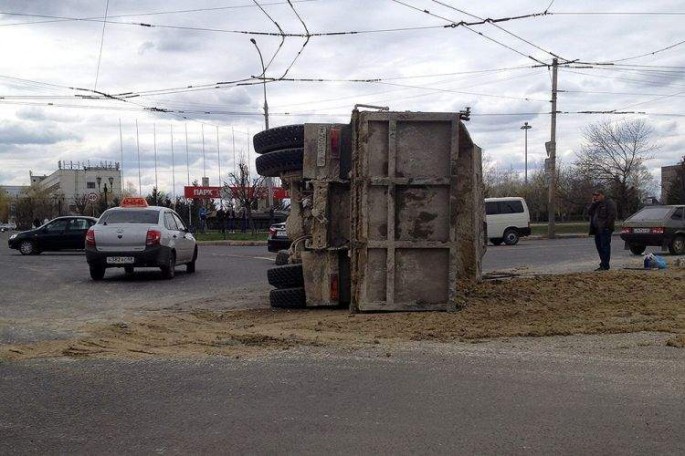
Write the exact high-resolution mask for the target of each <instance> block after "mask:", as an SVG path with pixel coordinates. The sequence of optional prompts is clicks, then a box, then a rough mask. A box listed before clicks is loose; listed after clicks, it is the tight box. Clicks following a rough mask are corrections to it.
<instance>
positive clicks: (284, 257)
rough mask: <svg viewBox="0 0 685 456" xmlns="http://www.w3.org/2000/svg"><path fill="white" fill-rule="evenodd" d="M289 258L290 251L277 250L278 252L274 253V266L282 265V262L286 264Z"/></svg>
mask: <svg viewBox="0 0 685 456" xmlns="http://www.w3.org/2000/svg"><path fill="white" fill-rule="evenodd" d="M289 259H290V251H288V250H279V251H278V253H277V254H276V266H283V265H284V264H288V260H289Z"/></svg>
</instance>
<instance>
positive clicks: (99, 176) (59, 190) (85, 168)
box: [30, 161, 122, 207]
mask: <svg viewBox="0 0 685 456" xmlns="http://www.w3.org/2000/svg"><path fill="white" fill-rule="evenodd" d="M30 178H31V184H32V185H38V186H39V187H40V188H41V189H43V190H46V191H48V192H49V193H50V194H52V195H57V196H59V197H61V198H64V203H65V204H66V205H67V207H72V206H74V205H75V203H76V201H77V200H81V199H83V198H84V197H90V198H92V200H96V201H99V200H100V199H101V198H105V197H106V199H107V201H106V203H111V202H112V201H113V200H114V198H121V192H122V190H121V169H120V167H119V163H117V162H114V163H111V162H101V163H98V164H96V165H91V164H90V163H73V162H61V161H60V162H58V163H57V171H55V172H54V173H52V174H50V175H48V176H36V175H34V174H30Z"/></svg>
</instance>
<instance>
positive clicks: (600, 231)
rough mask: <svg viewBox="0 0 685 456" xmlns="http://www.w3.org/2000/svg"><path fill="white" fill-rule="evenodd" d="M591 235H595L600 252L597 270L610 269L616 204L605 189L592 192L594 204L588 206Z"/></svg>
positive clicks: (596, 245) (598, 251)
mask: <svg viewBox="0 0 685 456" xmlns="http://www.w3.org/2000/svg"><path fill="white" fill-rule="evenodd" d="M588 215H589V216H590V235H591V236H592V235H594V236H595V247H596V248H597V253H598V254H599V261H600V263H599V267H598V268H597V269H595V271H608V270H609V260H610V259H611V235H612V233H613V231H614V228H615V227H614V224H615V222H616V204H615V203H614V202H613V201H612V200H611V199H610V198H607V197H606V195H605V194H604V190H602V189H597V190H595V191H594V192H593V193H592V204H590V206H589V207H588Z"/></svg>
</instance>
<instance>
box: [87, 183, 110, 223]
mask: <svg viewBox="0 0 685 456" xmlns="http://www.w3.org/2000/svg"><path fill="white" fill-rule="evenodd" d="M95 182H97V183H98V193H100V192H101V191H102V178H101V177H100V176H97V177H96V178H95ZM105 186H107V185H106V184H105ZM90 204H92V205H93V217H95V203H94V202H91V203H90Z"/></svg>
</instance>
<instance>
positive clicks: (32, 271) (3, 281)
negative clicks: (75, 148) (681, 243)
mask: <svg viewBox="0 0 685 456" xmlns="http://www.w3.org/2000/svg"><path fill="white" fill-rule="evenodd" d="M8 236H9V234H8V233H0V246H1V247H0V290H2V292H1V293H0V343H13V342H27V341H33V340H40V339H46V338H63V337H65V336H69V335H70V334H72V335H73V328H74V327H78V326H79V325H80V324H82V323H84V322H93V321H109V320H116V319H120V318H121V316H122V315H123V313H125V312H127V311H132V310H133V311H135V310H141V311H142V310H145V309H148V310H149V309H159V308H167V307H174V306H185V307H189V306H193V303H194V302H203V305H204V306H205V307H206V305H207V302H213V303H214V305H216V306H222V305H224V303H225V302H226V301H228V300H227V299H224V298H226V297H229V298H231V297H235V296H237V295H241V294H243V293H244V291H245V290H259V289H260V288H261V289H263V293H262V295H263V298H264V302H260V303H259V304H257V303H250V302H245V301H242V302H241V303H240V304H236V305H240V306H243V307H250V306H254V305H264V304H265V303H266V300H267V299H268V288H269V287H268V284H267V282H266V271H267V269H268V268H270V267H273V261H274V259H275V254H274V253H269V252H268V251H267V250H266V247H265V246H227V245H201V246H200V249H199V256H198V261H197V272H196V273H195V274H187V273H186V272H185V267H184V266H179V267H178V268H177V274H176V277H175V278H174V279H173V280H163V279H162V277H161V273H160V271H159V269H156V268H143V269H137V270H136V272H135V274H134V275H133V276H126V275H125V274H124V272H123V269H122V268H118V269H108V270H107V273H106V275H105V279H104V280H103V281H100V282H94V281H92V280H91V279H90V276H89V273H88V265H87V263H86V261H85V256H84V254H83V253H82V252H46V253H42V254H41V255H35V256H34V255H30V256H23V255H21V254H20V253H19V252H18V251H16V250H10V249H9V248H7V247H6V239H7V237H8ZM612 248H613V256H614V265H615V266H616V267H621V266H622V265H630V266H636V267H638V266H641V265H642V260H641V257H636V256H633V255H631V254H630V253H629V252H627V251H625V250H623V243H622V242H621V241H620V239H617V238H615V239H614V242H613V243H612ZM597 264H598V259H597V254H596V252H595V250H594V245H593V242H592V240H591V239H590V238H587V237H584V238H563V239H556V240H524V241H522V242H520V243H519V244H518V245H516V246H505V245H502V246H497V247H495V246H492V245H490V246H489V247H488V250H487V253H486V255H485V258H484V260H483V272H484V273H485V274H488V273H493V272H504V273H511V272H513V273H530V272H544V273H561V272H575V271H591V270H593V269H594V268H595V267H597ZM266 305H268V303H266Z"/></svg>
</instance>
